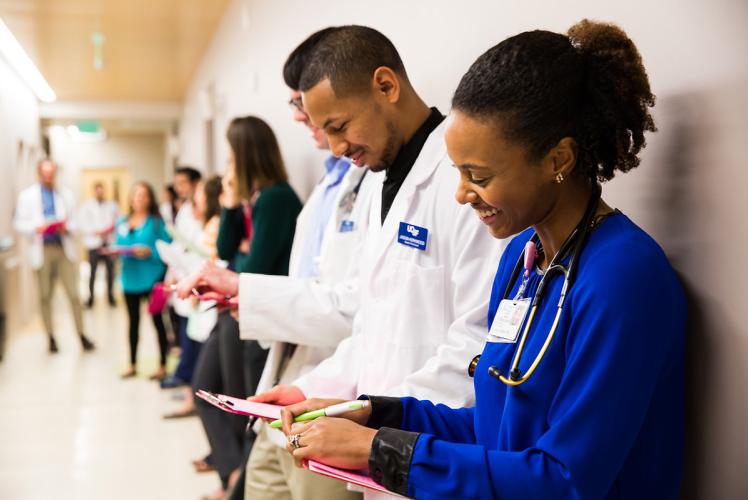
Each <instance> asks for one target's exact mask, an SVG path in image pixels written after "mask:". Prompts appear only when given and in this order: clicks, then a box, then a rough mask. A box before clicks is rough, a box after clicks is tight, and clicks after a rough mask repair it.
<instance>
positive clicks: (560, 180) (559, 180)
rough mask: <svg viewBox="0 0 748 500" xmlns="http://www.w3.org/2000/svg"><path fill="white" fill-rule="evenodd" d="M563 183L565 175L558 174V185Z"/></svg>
mask: <svg viewBox="0 0 748 500" xmlns="http://www.w3.org/2000/svg"><path fill="white" fill-rule="evenodd" d="M562 182H564V174H562V173H561V172H559V173H557V174H556V184H561V183H562Z"/></svg>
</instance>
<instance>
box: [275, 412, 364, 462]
mask: <svg viewBox="0 0 748 500" xmlns="http://www.w3.org/2000/svg"><path fill="white" fill-rule="evenodd" d="M376 433H377V431H376V430H375V429H369V428H368V427H364V426H362V425H359V424H357V423H355V422H353V421H351V420H348V419H346V418H334V417H320V418H317V419H315V420H312V421H310V422H300V423H296V424H294V425H293V426H292V427H291V429H290V433H289V434H288V435H289V443H288V444H287V445H286V450H288V452H289V453H291V455H293V458H294V461H295V462H296V465H297V466H301V464H302V462H303V461H304V460H309V459H313V460H319V461H320V462H323V463H325V464H327V465H332V466H333V467H341V468H344V469H365V468H366V467H367V465H368V463H369V453H370V452H371V444H372V442H373V441H374V436H375V435H376ZM293 435H298V445H299V448H295V447H294V446H293V445H292V444H291V442H290V436H293Z"/></svg>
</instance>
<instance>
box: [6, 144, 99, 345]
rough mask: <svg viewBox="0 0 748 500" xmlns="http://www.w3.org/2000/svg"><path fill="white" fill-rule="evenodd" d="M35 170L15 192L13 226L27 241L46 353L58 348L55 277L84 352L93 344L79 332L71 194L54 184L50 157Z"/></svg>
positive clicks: (55, 172) (73, 204) (79, 318)
mask: <svg viewBox="0 0 748 500" xmlns="http://www.w3.org/2000/svg"><path fill="white" fill-rule="evenodd" d="M37 173H38V175H39V182H38V183H36V184H33V185H32V186H30V187H28V188H26V189H24V190H23V191H21V193H20V194H19V195H18V202H17V203H16V212H15V216H14V219H13V225H14V227H15V229H16V231H17V232H18V233H20V234H22V235H23V236H25V237H26V238H27V240H28V242H29V249H28V258H29V263H30V264H31V268H32V269H34V270H35V271H36V276H37V279H38V284H39V297H40V305H41V313H42V320H43V321H44V329H45V330H46V332H47V336H48V338H49V352H51V353H56V352H57V350H58V348H57V341H56V340H55V337H54V334H53V332H54V327H53V323H52V295H53V292H54V287H55V283H56V282H57V278H58V277H59V278H60V280H61V281H62V285H63V288H64V289H65V293H66V295H67V297H68V300H69V301H70V308H71V310H72V313H73V320H74V321H75V329H76V331H77V332H78V336H79V338H80V342H81V346H82V347H83V350H84V351H91V350H93V349H94V344H93V342H91V341H90V340H89V339H88V338H87V337H86V336H85V335H84V334H83V315H82V314H81V304H80V299H79V297H78V278H79V277H78V260H77V258H76V255H75V244H74V242H73V238H72V235H71V233H72V231H73V230H74V229H75V221H74V214H75V202H74V200H73V195H72V194H71V193H70V192H69V191H67V190H66V189H64V188H60V187H57V186H55V179H56V177H57V165H56V164H55V163H54V162H53V161H52V160H46V159H45V160H42V161H40V162H39V164H38V165H37Z"/></svg>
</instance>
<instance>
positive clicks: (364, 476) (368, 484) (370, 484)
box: [304, 460, 405, 498]
mask: <svg viewBox="0 0 748 500" xmlns="http://www.w3.org/2000/svg"><path fill="white" fill-rule="evenodd" d="M304 468H305V469H307V470H310V471H312V472H314V473H315V474H319V475H320V476H325V477H330V478H333V479H337V480H338V481H344V482H346V483H351V484H355V485H357V486H361V487H363V488H366V489H369V490H374V491H381V492H383V493H387V494H388V495H393V496H396V497H400V498H405V497H403V496H402V495H398V494H397V493H395V492H393V491H390V490H388V489H387V488H385V487H384V486H382V485H381V484H379V483H377V482H375V481H374V480H373V479H372V478H371V476H369V473H368V471H355V470H346V469H339V468H337V467H333V466H331V465H326V464H323V463H321V462H317V461H316V460H305V461H304Z"/></svg>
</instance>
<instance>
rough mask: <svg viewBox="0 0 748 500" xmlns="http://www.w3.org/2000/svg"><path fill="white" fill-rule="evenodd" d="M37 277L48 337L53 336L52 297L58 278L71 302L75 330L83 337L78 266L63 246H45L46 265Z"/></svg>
mask: <svg viewBox="0 0 748 500" xmlns="http://www.w3.org/2000/svg"><path fill="white" fill-rule="evenodd" d="M36 276H37V278H38V280H39V298H40V299H41V312H42V320H43V321H44V329H45V330H46V331H47V335H52V332H53V326H52V296H53V295H54V290H55V283H56V282H57V278H60V280H61V281H62V287H63V288H64V289H65V294H66V295H67V296H68V300H69V301H70V308H71V309H72V311H73V320H74V321H75V329H76V330H77V331H78V335H83V315H82V313H81V304H80V299H79V298H78V265H77V264H75V263H73V262H70V261H69V260H68V258H67V256H66V255H65V252H64V250H63V249H62V246H61V245H44V263H43V264H42V267H41V268H40V269H38V270H37V271H36Z"/></svg>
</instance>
